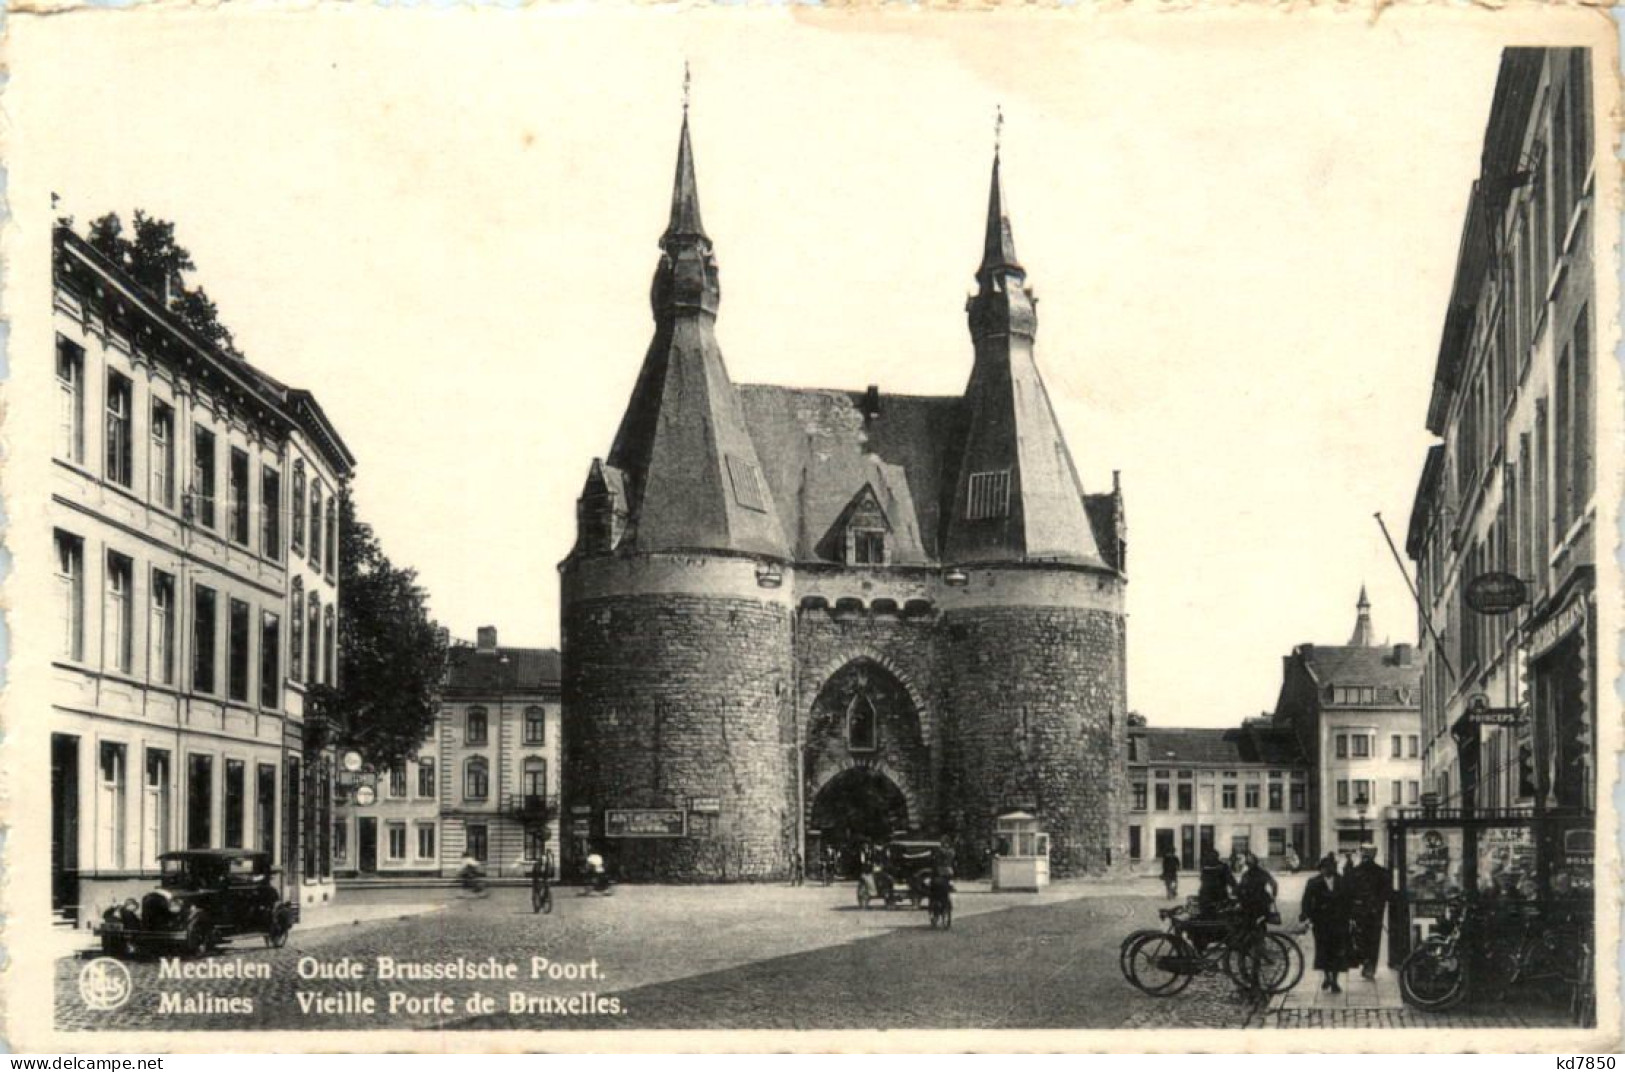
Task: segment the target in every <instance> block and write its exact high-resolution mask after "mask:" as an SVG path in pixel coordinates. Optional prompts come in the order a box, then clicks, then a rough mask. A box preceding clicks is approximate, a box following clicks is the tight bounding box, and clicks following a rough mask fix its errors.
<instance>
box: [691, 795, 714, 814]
mask: <svg viewBox="0 0 1625 1072" xmlns="http://www.w3.org/2000/svg"><path fill="white" fill-rule="evenodd" d="M688 810H689V811H692V812H698V813H699V814H701V815H716V814H718V813H719V812H721V811H722V798H721V797H690V798H689V799H688Z"/></svg>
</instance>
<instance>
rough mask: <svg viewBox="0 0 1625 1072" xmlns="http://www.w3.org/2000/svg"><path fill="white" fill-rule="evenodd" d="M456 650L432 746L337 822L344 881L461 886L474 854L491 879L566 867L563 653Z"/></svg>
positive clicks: (491, 645)
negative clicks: (439, 878)
mask: <svg viewBox="0 0 1625 1072" xmlns="http://www.w3.org/2000/svg"><path fill="white" fill-rule="evenodd" d="M478 636H479V639H478V642H477V643H476V644H473V645H469V644H467V643H462V644H456V645H453V646H452V648H451V650H450V651H449V652H448V654H447V662H448V666H447V674H446V685H445V689H444V691H443V694H442V703H441V708H440V717H439V720H438V722H437V724H436V727H435V730H434V733H433V735H432V736H431V737H430V739H429V740H428V741H426V742H424V744H423V747H422V748H420V749H419V750H418V754H417V755H416V756H415V757H414V758H412V759H410V760H407V761H406V762H404V763H402V764H400V765H398V766H397V767H396V768H394V769H393V770H391V771H387V772H384V773H383V774H382V775H381V776H380V777H379V779H378V786H377V798H376V800H375V801H374V802H373V803H372V804H369V805H359V804H355V803H353V802H351V803H347V804H345V805H343V806H342V807H341V808H340V809H339V813H338V815H337V817H336V819H335V831H334V837H335V845H336V847H335V852H334V855H335V858H336V861H337V866H338V868H339V869H340V871H341V872H342V873H343V874H345V875H347V876H356V877H361V878H368V877H382V876H389V875H399V876H406V875H432V874H440V875H454V874H456V873H457V871H458V868H459V867H460V866H461V862H462V859H463V856H464V854H465V853H467V854H468V855H470V856H472V857H473V858H474V859H476V860H478V861H480V862H481V863H482V864H484V865H485V869H486V871H487V873H489V874H492V875H506V876H515V875H520V874H524V873H525V872H526V871H528V869H529V866H530V863H531V861H534V860H535V859H536V858H537V857H538V856H539V855H541V854H544V853H549V852H550V853H552V858H553V860H554V861H555V863H556V862H557V861H558V860H559V858H560V848H561V843H560V819H559V814H558V800H559V719H560V692H559V688H560V686H559V653H558V652H557V651H554V650H552V649H547V648H503V647H499V646H498V644H497V631H496V629H494V628H492V627H490V626H485V627H482V628H481V629H480V630H479V633H478Z"/></svg>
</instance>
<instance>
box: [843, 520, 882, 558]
mask: <svg viewBox="0 0 1625 1072" xmlns="http://www.w3.org/2000/svg"><path fill="white" fill-rule="evenodd" d="M847 539H848V543H849V544H850V547H851V552H852V553H851V556H850V557H851V561H852V563H853V565H857V566H884V565H885V564H886V534H885V533H884V532H881V531H880V530H878V529H852V530H851V534H850V535H849V536H848V538H847Z"/></svg>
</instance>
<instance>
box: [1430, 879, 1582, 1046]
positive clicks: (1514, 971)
mask: <svg viewBox="0 0 1625 1072" xmlns="http://www.w3.org/2000/svg"><path fill="white" fill-rule="evenodd" d="M1488 915H1489V913H1488V911H1487V910H1486V909H1484V908H1483V907H1481V906H1479V905H1475V904H1471V903H1469V902H1467V901H1465V900H1463V899H1462V898H1459V897H1458V898H1456V899H1454V900H1452V901H1451V902H1450V904H1449V905H1448V906H1447V907H1446V909H1445V917H1444V919H1443V920H1442V921H1441V922H1440V923H1439V925H1438V926H1437V928H1436V933H1434V934H1433V935H1432V936H1431V937H1429V938H1428V939H1427V940H1425V941H1424V942H1423V943H1422V944H1421V945H1419V946H1417V947H1416V948H1415V949H1414V950H1412V951H1411V954H1410V955H1409V956H1408V957H1406V958H1405V961H1404V963H1402V964H1401V965H1400V968H1399V993H1400V997H1401V998H1403V999H1404V1001H1405V1003H1406V1004H1408V1005H1410V1006H1412V1007H1413V1008H1417V1009H1422V1010H1424V1011H1428V1012H1444V1011H1446V1010H1448V1009H1453V1008H1455V1007H1456V1006H1457V1005H1459V1004H1461V1003H1462V1002H1463V1001H1464V1000H1466V999H1467V997H1468V996H1469V995H1473V994H1478V995H1481V996H1483V997H1484V998H1486V999H1487V1000H1489V1001H1493V1002H1496V1003H1499V1002H1501V1001H1503V1000H1505V998H1506V993H1507V991H1508V990H1510V989H1511V988H1512V987H1514V986H1522V985H1526V984H1529V983H1545V984H1547V985H1548V986H1550V985H1551V984H1554V983H1555V984H1558V985H1560V986H1562V987H1564V988H1565V989H1566V990H1567V992H1568V995H1569V1012H1570V1015H1571V1016H1572V1017H1573V1018H1574V1019H1575V1021H1576V1022H1578V1023H1585V1022H1587V1019H1588V1017H1590V1016H1593V1015H1594V1011H1593V1010H1594V1008H1595V1006H1594V1004H1593V1003H1594V1002H1595V1000H1596V997H1595V991H1594V989H1593V985H1594V984H1593V976H1592V971H1593V967H1592V963H1591V958H1592V941H1591V934H1590V926H1589V924H1588V922H1587V921H1585V920H1584V919H1582V918H1580V917H1578V916H1572V915H1571V916H1566V917H1562V916H1560V917H1557V918H1552V917H1550V916H1547V917H1542V916H1541V915H1539V914H1537V913H1535V912H1534V911H1533V910H1532V909H1530V908H1525V909H1524V910H1523V911H1521V912H1519V913H1517V915H1518V917H1519V918H1518V920H1517V922H1516V925H1515V926H1511V927H1508V926H1497V925H1493V924H1492V922H1491V921H1490V920H1489V919H1488V918H1487V917H1488ZM1508 934H1510V935H1511V937H1510V938H1509V937H1506V936H1507V935H1508Z"/></svg>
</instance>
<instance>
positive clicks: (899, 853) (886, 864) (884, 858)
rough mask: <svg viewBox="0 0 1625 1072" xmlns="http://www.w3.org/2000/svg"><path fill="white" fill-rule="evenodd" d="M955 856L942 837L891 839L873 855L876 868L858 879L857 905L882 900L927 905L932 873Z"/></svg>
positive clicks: (862, 905)
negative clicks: (912, 839)
mask: <svg viewBox="0 0 1625 1072" xmlns="http://www.w3.org/2000/svg"><path fill="white" fill-rule="evenodd" d="M951 860H952V857H951V855H950V853H949V851H948V849H947V848H946V847H944V846H943V844H942V843H941V842H939V841H905V840H892V841H888V842H887V843H886V844H884V845H882V846H881V847H880V848H879V849H878V850H877V851H876V852H875V856H874V865H875V870H874V871H873V872H871V873H870V874H869V875H864V876H860V877H859V880H858V907H859V908H868V907H869V902H870V901H881V902H883V903H884V904H885V906H886V907H887V908H890V907H892V906H893V905H899V904H902V903H903V902H905V901H906V902H908V904H909V906H910V907H912V908H924V907H926V900H927V897H928V895H929V892H930V881H931V876H932V874H933V873H934V872H935V871H936V869H937V868H938V867H941V866H943V865H945V864H946V865H948V866H952V864H951Z"/></svg>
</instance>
